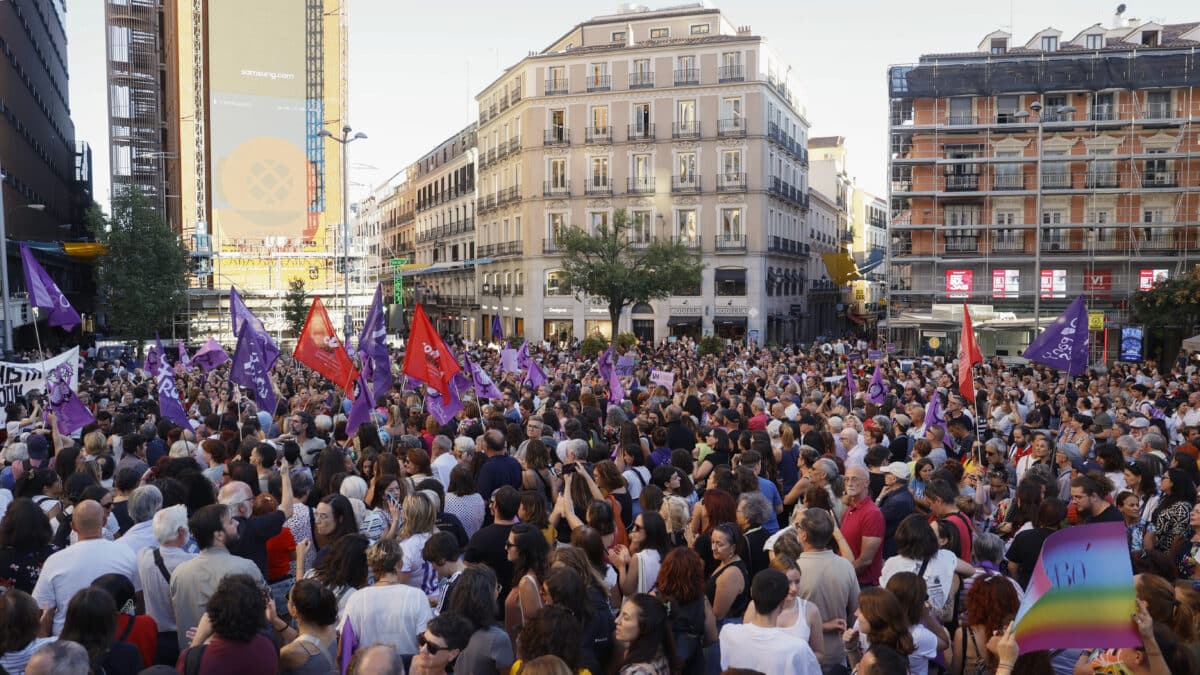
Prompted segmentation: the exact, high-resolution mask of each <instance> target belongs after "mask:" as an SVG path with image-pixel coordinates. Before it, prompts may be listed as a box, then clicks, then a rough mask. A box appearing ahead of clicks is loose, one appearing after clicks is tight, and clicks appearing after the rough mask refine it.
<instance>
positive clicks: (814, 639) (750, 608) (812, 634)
mask: <svg viewBox="0 0 1200 675" xmlns="http://www.w3.org/2000/svg"><path fill="white" fill-rule="evenodd" d="M771 569H777V570H779V571H780V572H783V573H784V574H785V575H787V580H788V594H787V598H785V599H784V601H783V611H782V612H780V613H779V617H778V618H777V619H776V620H775V626H776V627H777V628H779V630H781V631H783V632H784V633H787V634H788V636H790V637H794V638H796V639H798V640H801V641H803V642H807V643H808V646H809V647H810V648H812V650H813V654H814V655H815V656H816V657H817V660H818V661H820V660H821V656H822V655H823V654H824V653H825V637H824V635H825V634H824V632H823V631H824V629H823V627H822V625H821V610H820V609H819V608H818V607H817V605H816V603H814V602H811V601H809V600H806V599H804V598H802V597H800V564H799V563H797V562H796V559H795V558H793V557H792V556H790V555H787V554H786V553H776V554H775V556H774V557H772V558H771ZM757 614H758V612H757V611H755V607H754V603H753V602H752V603H750V604H749V605H747V606H746V614H745V616H744V617H743V618H742V623H751V622H752V621H754V617H755V616H757Z"/></svg>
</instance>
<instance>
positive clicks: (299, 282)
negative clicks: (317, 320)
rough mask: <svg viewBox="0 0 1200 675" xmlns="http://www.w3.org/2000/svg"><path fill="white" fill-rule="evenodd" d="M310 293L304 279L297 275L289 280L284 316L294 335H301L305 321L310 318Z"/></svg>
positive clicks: (284, 302) (284, 301) (284, 300)
mask: <svg viewBox="0 0 1200 675" xmlns="http://www.w3.org/2000/svg"><path fill="white" fill-rule="evenodd" d="M308 306H309V302H308V293H307V292H306V291H305V290H304V280H303V279H301V278H299V277H297V278H295V279H292V280H291V281H289V282H288V291H287V295H285V296H284V298H283V318H284V321H286V322H287V325H288V328H290V329H291V331H292V333H293V334H294V335H297V336H299V335H300V332H301V331H303V330H304V321H305V320H306V319H307V318H308Z"/></svg>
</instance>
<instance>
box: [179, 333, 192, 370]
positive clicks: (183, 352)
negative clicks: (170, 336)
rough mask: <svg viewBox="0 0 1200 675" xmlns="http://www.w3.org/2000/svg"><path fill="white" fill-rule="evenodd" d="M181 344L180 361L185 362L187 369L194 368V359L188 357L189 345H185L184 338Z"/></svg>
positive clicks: (184, 365)
mask: <svg viewBox="0 0 1200 675" xmlns="http://www.w3.org/2000/svg"><path fill="white" fill-rule="evenodd" d="M176 344H178V345H179V362H180V363H182V364H183V367H184V369H185V370H191V369H192V360H191V359H189V358H188V354H187V347H185V346H183V340H180V341H179V342H178V343H176Z"/></svg>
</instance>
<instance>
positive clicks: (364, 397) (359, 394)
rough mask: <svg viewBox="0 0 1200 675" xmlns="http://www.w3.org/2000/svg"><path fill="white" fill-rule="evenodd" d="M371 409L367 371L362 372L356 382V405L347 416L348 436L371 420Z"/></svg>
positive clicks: (351, 407)
mask: <svg viewBox="0 0 1200 675" xmlns="http://www.w3.org/2000/svg"><path fill="white" fill-rule="evenodd" d="M371 408H372V404H371V390H370V388H369V387H368V386H367V374H366V372H365V370H360V371H359V372H358V379H357V380H355V381H354V405H352V406H350V412H349V414H347V415H346V433H347V434H353V433H354V432H355V431H358V427H359V426H361V425H362V424H363V423H364V422H369V421H370V420H371Z"/></svg>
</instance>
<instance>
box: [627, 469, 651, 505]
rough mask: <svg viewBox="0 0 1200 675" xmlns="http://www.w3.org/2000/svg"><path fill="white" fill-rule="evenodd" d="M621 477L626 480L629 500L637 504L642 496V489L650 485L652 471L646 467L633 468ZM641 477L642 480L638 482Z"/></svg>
mask: <svg viewBox="0 0 1200 675" xmlns="http://www.w3.org/2000/svg"><path fill="white" fill-rule="evenodd" d="M621 476H622V477H624V478H625V483H626V486H625V489H626V490H627V491H628V492H629V498H630V499H632V500H633V501H635V502H636V501H637V499H638V497H640V496H641V495H642V489H643V488H645V487H646V486H647V485H649V484H650V470H649V469H647V468H646V467H644V466H631V467H629V468H628V469H626V470H625V473H623V474H621ZM639 476H640V477H641V480H638V477H639Z"/></svg>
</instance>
